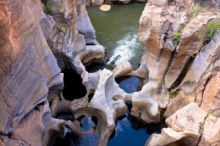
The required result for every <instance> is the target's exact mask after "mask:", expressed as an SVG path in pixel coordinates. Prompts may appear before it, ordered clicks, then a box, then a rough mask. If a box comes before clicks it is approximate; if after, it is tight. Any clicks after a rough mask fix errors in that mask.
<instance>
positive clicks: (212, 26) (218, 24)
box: [198, 20, 220, 40]
mask: <svg viewBox="0 0 220 146" xmlns="http://www.w3.org/2000/svg"><path fill="white" fill-rule="evenodd" d="M218 30H220V20H216V21H212V22H209V24H208V27H207V28H206V30H205V31H204V33H205V32H207V31H208V32H209V34H207V35H206V36H205V37H206V39H207V40H211V38H212V37H213V36H214V35H215V34H216V33H217V31H218ZM198 37H199V38H202V32H199V33H198Z"/></svg>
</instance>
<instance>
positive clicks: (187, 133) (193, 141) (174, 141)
mask: <svg viewBox="0 0 220 146" xmlns="http://www.w3.org/2000/svg"><path fill="white" fill-rule="evenodd" d="M206 114H207V113H206V112H205V111H203V110H202V109H200V108H199V106H198V105H197V104H196V103H191V104H189V105H187V106H185V107H183V108H182V109H181V110H178V111H177V112H176V113H175V114H173V115H172V116H170V117H169V118H168V119H166V123H167V125H168V128H163V129H162V132H161V134H153V135H151V137H150V138H149V139H148V140H147V142H146V144H145V146H162V145H167V146H168V145H197V143H198V140H199V138H200V136H201V135H200V133H199V130H200V127H201V125H202V124H203V123H204V119H205V117H206Z"/></svg>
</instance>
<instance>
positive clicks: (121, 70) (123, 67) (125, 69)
mask: <svg viewBox="0 0 220 146" xmlns="http://www.w3.org/2000/svg"><path fill="white" fill-rule="evenodd" d="M132 71H133V69H132V67H131V64H130V63H129V62H127V61H123V60H119V61H117V63H116V67H115V68H114V70H113V74H114V76H115V79H116V78H119V77H121V76H124V75H126V74H129V73H130V72H132Z"/></svg>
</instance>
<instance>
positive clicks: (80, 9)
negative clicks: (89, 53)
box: [76, 0, 97, 44]
mask: <svg viewBox="0 0 220 146" xmlns="http://www.w3.org/2000/svg"><path fill="white" fill-rule="evenodd" d="M76 8H77V20H76V29H77V30H78V31H79V33H80V34H83V35H84V37H85V41H86V44H97V41H96V35H95V29H94V28H93V26H92V23H91V21H90V19H89V16H88V14H87V12H86V6H85V3H84V0H76Z"/></svg>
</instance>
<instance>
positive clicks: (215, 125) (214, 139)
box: [199, 115, 220, 146]
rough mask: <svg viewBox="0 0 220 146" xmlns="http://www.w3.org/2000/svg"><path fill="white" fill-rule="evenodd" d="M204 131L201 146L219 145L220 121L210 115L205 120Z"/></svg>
mask: <svg viewBox="0 0 220 146" xmlns="http://www.w3.org/2000/svg"><path fill="white" fill-rule="evenodd" d="M203 127H204V130H203V134H202V138H201V141H200V143H199V146H214V145H219V130H220V119H219V118H216V117H213V116H212V115H210V116H209V117H208V118H206V120H205V124H204V126H203Z"/></svg>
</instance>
